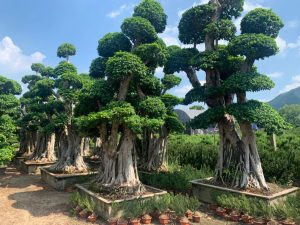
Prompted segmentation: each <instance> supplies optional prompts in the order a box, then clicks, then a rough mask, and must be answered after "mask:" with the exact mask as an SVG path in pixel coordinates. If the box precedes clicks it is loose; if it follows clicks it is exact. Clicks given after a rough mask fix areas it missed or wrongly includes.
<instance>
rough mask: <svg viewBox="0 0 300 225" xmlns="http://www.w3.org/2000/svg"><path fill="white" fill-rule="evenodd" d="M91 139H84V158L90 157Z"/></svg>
mask: <svg viewBox="0 0 300 225" xmlns="http://www.w3.org/2000/svg"><path fill="white" fill-rule="evenodd" d="M90 155H91V152H90V138H88V137H84V138H83V156H90Z"/></svg>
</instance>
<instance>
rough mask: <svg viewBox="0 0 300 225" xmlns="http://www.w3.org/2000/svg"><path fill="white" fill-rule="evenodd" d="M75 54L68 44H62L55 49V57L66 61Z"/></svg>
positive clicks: (74, 50) (72, 47)
mask: <svg viewBox="0 0 300 225" xmlns="http://www.w3.org/2000/svg"><path fill="white" fill-rule="evenodd" d="M75 54H76V48H75V46H74V45H72V44H70V43H63V44H61V45H60V46H59V47H58V49H57V57H59V58H66V59H68V58H69V57H70V56H72V55H75Z"/></svg>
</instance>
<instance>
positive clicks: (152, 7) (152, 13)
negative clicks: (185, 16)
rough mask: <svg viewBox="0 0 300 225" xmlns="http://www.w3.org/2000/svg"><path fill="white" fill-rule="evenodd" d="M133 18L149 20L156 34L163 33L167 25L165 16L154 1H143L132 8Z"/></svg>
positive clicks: (158, 4)
mask: <svg viewBox="0 0 300 225" xmlns="http://www.w3.org/2000/svg"><path fill="white" fill-rule="evenodd" d="M133 16H140V17H143V18H145V19H147V20H149V21H150V23H151V24H152V25H153V27H154V28H155V30H156V32H157V33H162V32H164V30H165V28H166V25H167V15H166V14H165V12H164V9H163V7H162V6H161V4H160V3H159V2H158V1H156V0H143V1H142V2H141V3H140V4H139V5H137V6H136V7H135V8H134V13H133Z"/></svg>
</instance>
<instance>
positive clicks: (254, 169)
mask: <svg viewBox="0 0 300 225" xmlns="http://www.w3.org/2000/svg"><path fill="white" fill-rule="evenodd" d="M243 3H244V1H243V0H210V1H209V3H208V4H204V5H200V6H196V7H194V8H192V9H190V10H187V11H186V12H185V13H184V14H183V16H182V19H181V21H180V23H179V32H180V34H179V38H180V40H181V41H182V42H183V43H184V44H194V48H195V49H194V50H189V53H188V52H187V49H179V48H174V47H172V49H170V52H171V53H170V55H171V56H170V58H169V61H168V62H167V64H166V65H168V67H167V68H166V67H165V70H172V69H173V70H177V71H185V72H186V73H187V75H188V78H189V79H190V81H191V84H192V85H193V89H192V90H191V91H190V92H189V93H187V95H186V97H185V100H184V103H186V104H189V103H192V102H194V101H199V102H205V103H206V104H207V105H208V106H209V109H208V110H207V111H205V112H204V113H203V114H200V115H199V116H197V117H196V118H195V119H194V120H193V121H192V123H191V126H192V127H193V128H207V127H208V126H209V125H211V124H213V123H218V128H219V134H220V152H219V159H218V164H217V168H216V175H215V181H217V182H218V183H226V185H231V186H235V187H239V188H250V187H252V188H264V189H268V185H267V183H266V181H265V178H264V175H263V171H262V166H261V161H260V157H259V155H258V151H257V147H256V142H255V134H254V132H253V130H252V126H251V123H256V124H258V126H259V127H261V128H265V130H266V131H268V132H270V133H273V132H278V131H279V130H281V129H284V128H286V127H287V124H286V123H285V122H284V120H283V119H282V118H281V117H280V116H279V115H278V113H277V112H276V111H275V110H273V109H272V108H271V107H270V106H269V105H268V104H265V103H260V102H258V101H254V100H251V101H248V100H247V98H246V92H249V91H260V90H269V89H271V88H273V86H274V83H273V82H272V81H271V80H270V79H269V78H268V77H267V76H265V75H262V74H259V73H258V72H257V71H256V68H255V67H254V62H255V60H259V59H264V58H266V57H269V56H272V55H274V54H276V53H277V51H278V48H277V46H276V42H275V39H274V38H276V37H277V35H278V32H279V30H280V29H281V28H282V26H283V24H282V22H281V20H280V19H279V18H278V16H277V15H276V14H274V13H273V12H272V11H271V10H261V9H256V10H254V11H251V12H249V13H248V14H247V15H246V16H245V17H244V18H243V20H242V23H241V30H242V34H241V35H240V36H237V37H234V33H235V28H234V25H233V23H232V22H231V21H230V20H231V19H232V18H236V17H238V16H239V15H240V13H241V12H242V6H243ZM199 15H201V18H200V17H199ZM220 39H225V40H227V41H229V44H228V45H227V46H220V45H219V44H218V40H220ZM200 43H204V44H205V51H204V52H200V53H197V50H196V47H197V44H200ZM184 53H185V54H184ZM183 56H184V57H183ZM183 59H185V60H183ZM177 62H178V63H177ZM179 62H180V63H179ZM197 70H203V71H204V72H205V79H206V84H205V85H204V86H201V85H199V83H198V79H197V77H196V74H195V71H197ZM191 71H194V73H192V72H191ZM235 95H236V96H237V103H234V102H233V99H234V96H235ZM235 120H237V122H238V124H239V128H240V129H241V132H242V136H241V137H240V136H239V134H238V132H237V126H236V123H235Z"/></svg>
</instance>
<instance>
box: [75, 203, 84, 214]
mask: <svg viewBox="0 0 300 225" xmlns="http://www.w3.org/2000/svg"><path fill="white" fill-rule="evenodd" d="M74 210H75V212H76V213H77V214H78V213H80V211H81V210H82V208H81V207H80V206H79V205H77V206H76V207H75V209H74Z"/></svg>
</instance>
